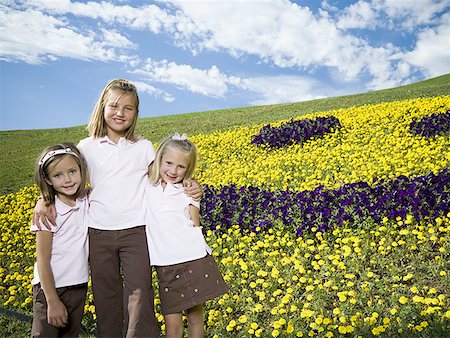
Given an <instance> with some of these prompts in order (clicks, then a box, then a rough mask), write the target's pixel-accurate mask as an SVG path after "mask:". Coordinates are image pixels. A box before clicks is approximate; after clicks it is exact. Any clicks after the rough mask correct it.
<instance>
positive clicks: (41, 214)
mask: <svg viewBox="0 0 450 338" xmlns="http://www.w3.org/2000/svg"><path fill="white" fill-rule="evenodd" d="M39 220H40V221H42V223H44V225H45V227H46V228H47V229H49V230H50V228H51V225H50V224H52V225H56V208H55V205H54V204H50V205H46V204H45V202H44V200H43V199H42V198H39V199H38V200H37V202H36V205H35V207H34V211H33V224H36V225H37V227H38V228H39V229H40V226H41V222H39Z"/></svg>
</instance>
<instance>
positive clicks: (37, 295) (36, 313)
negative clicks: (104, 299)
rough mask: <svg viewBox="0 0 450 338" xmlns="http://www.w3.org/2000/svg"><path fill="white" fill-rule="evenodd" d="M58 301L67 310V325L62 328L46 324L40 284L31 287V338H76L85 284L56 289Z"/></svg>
mask: <svg viewBox="0 0 450 338" xmlns="http://www.w3.org/2000/svg"><path fill="white" fill-rule="evenodd" d="M56 292H57V294H58V296H59V299H60V300H61V302H63V304H64V305H65V306H66V308H67V312H68V314H69V323H68V324H67V326H65V327H63V328H58V327H55V326H53V325H50V324H49V323H48V322H47V300H46V299H45V295H44V290H42V288H41V284H37V285H33V324H32V328H31V336H32V337H78V334H79V332H80V329H81V319H82V318H83V313H84V304H85V302H86V292H87V284H80V285H74V286H67V287H62V288H57V289H56Z"/></svg>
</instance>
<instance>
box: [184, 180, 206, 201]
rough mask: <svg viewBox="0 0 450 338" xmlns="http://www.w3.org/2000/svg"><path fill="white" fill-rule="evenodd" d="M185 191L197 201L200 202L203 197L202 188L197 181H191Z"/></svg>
mask: <svg viewBox="0 0 450 338" xmlns="http://www.w3.org/2000/svg"><path fill="white" fill-rule="evenodd" d="M184 191H185V192H186V194H187V195H188V196H190V197H192V198H193V199H194V200H195V201H200V200H201V199H202V197H203V191H202V187H201V186H200V184H199V183H198V182H197V181H196V180H189V181H187V183H186V186H185V187H184Z"/></svg>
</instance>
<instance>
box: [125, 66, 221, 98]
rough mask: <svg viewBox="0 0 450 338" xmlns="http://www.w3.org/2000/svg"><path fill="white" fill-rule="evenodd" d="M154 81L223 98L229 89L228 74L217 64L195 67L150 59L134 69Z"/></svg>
mask: <svg viewBox="0 0 450 338" xmlns="http://www.w3.org/2000/svg"><path fill="white" fill-rule="evenodd" d="M133 73H136V74H139V75H141V76H144V77H145V78H146V79H148V80H150V81H152V82H161V83H169V84H172V85H175V86H176V87H178V88H181V89H185V90H188V91H190V92H193V93H197V94H201V95H205V96H209V97H216V98H222V97H224V95H225V93H226V92H227V90H228V87H227V84H226V82H227V81H228V79H227V76H226V75H224V74H222V73H221V72H220V71H219V69H218V68H217V67H216V66H211V67H210V68H209V69H198V68H193V67H192V66H190V65H186V64H181V65H179V64H176V63H175V62H169V61H167V60H162V61H155V60H152V59H148V60H146V61H145V64H144V66H142V67H140V68H139V69H136V70H134V71H133Z"/></svg>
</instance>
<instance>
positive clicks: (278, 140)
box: [252, 116, 341, 148]
mask: <svg viewBox="0 0 450 338" xmlns="http://www.w3.org/2000/svg"><path fill="white" fill-rule="evenodd" d="M339 128H341V124H340V123H339V120H338V119H337V118H336V117H334V116H329V117H318V118H316V119H306V120H299V121H294V120H291V121H289V122H287V123H283V124H282V125H281V126H280V127H272V126H271V125H270V124H268V125H266V126H264V127H262V128H261V130H260V131H259V133H258V135H255V136H254V137H253V140H252V143H254V144H256V145H267V146H269V147H271V148H280V147H283V146H286V145H291V144H294V143H303V142H305V141H306V140H309V139H313V138H317V137H321V136H323V135H324V134H325V133H330V132H332V131H334V130H336V129H339Z"/></svg>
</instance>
